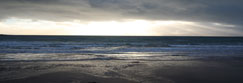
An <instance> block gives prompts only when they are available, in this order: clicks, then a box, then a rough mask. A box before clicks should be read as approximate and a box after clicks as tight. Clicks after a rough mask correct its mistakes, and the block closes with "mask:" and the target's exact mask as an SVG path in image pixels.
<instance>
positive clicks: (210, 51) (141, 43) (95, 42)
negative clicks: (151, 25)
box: [0, 36, 243, 61]
mask: <svg viewBox="0 0 243 83" xmlns="http://www.w3.org/2000/svg"><path fill="white" fill-rule="evenodd" d="M242 55H243V38H242V37H149V36H146V37H131V36H130V37H119V36H115V37H114V36H0V61H15V60H27V61H28V60H129V59H139V60H194V59H202V58H203V59H205V58H211V57H220V58H225V57H226V58H232V57H242Z"/></svg>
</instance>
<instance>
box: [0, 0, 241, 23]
mask: <svg viewBox="0 0 243 83" xmlns="http://www.w3.org/2000/svg"><path fill="white" fill-rule="evenodd" d="M242 3H243V0H0V19H6V18H9V17H17V18H30V19H37V20H38V19H43V20H55V21H65V20H73V19H77V20H85V21H86V20H121V19H148V20H185V21H196V22H220V23H226V24H235V25H241V24H243V21H242V17H243V14H242V12H243V6H242Z"/></svg>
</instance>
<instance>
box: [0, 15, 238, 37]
mask: <svg viewBox="0 0 243 83" xmlns="http://www.w3.org/2000/svg"><path fill="white" fill-rule="evenodd" d="M211 25H212V26H214V27H217V26H220V27H222V26H227V27H229V25H223V24H219V23H212V24H211ZM212 26H205V25H201V24H199V23H195V22H188V21H150V20H139V19H128V20H122V21H88V22H82V21H79V20H74V21H71V22H54V21H45V20H31V19H18V18H11V19H7V20H5V21H3V22H0V33H3V34H17V35H108V36H119V35H122V36H168V35H170V36H181V35H207V33H209V34H213V33H214V32H213V31H217V32H218V33H219V32H224V31H220V30H221V29H217V28H213V29H214V30H211V31H212V32H210V31H209V30H210V28H211V27H212ZM230 27H234V26H233V25H231V26H230ZM228 32H230V31H228ZM232 33H235V32H232ZM216 35H217V34H216Z"/></svg>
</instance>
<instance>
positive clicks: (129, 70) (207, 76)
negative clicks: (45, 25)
mask: <svg viewBox="0 0 243 83" xmlns="http://www.w3.org/2000/svg"><path fill="white" fill-rule="evenodd" d="M25 38H26V37H25ZM30 38H31V37H30ZM41 38H42V39H41ZM55 38H56V39H55ZM65 38H66V37H64V39H65ZM78 38H79V40H78V41H77V38H73V39H72V38H71V39H67V40H65V41H63V40H62V39H63V38H62V37H61V38H60V37H54V38H53V37H51V38H50V37H39V39H32V40H31V39H29V38H28V37H27V38H26V39H22V36H21V37H20V38H18V37H16V36H14V37H8V38H5V40H1V41H0V46H1V47H0V48H1V49H0V82H1V83H241V82H242V81H243V79H242V77H243V74H242V73H243V71H242V70H243V66H242V64H243V57H242V54H243V45H241V41H242V38H216V39H215V40H214V41H212V40H211V39H210V38H190V37H189V38H187V37H186V38H180V37H179V38H177V37H175V38H174V37H172V38H170V37H169V38H168V37H162V38H161V37H141V38H140V37H132V38H130V37H128V38H127V37H118V38H117V37H105V38H104V37H78ZM99 38H100V39H102V40H101V41H99V40H98V39H99ZM122 38H123V39H122ZM2 39H4V38H2ZM50 39H51V40H50ZM52 39H55V40H52ZM128 39H129V40H128ZM131 39H133V40H131ZM194 39H195V40H200V41H191V40H194ZM212 39H214V38H212ZM229 39H231V41H229ZM44 40H45V41H44ZM74 40H75V41H74ZM153 40H156V41H153ZM175 40H176V41H177V42H176V41H175ZM201 40H205V41H207V42H205V41H202V42H203V43H202V42H201ZM219 40H220V41H222V42H220V43H219V42H218V41H219ZM163 41H164V42H163ZM178 41H179V42H178ZM181 41H186V42H188V41H191V42H190V44H188V43H185V42H181Z"/></svg>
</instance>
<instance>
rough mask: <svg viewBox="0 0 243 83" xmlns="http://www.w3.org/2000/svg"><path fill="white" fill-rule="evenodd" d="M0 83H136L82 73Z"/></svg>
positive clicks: (58, 73)
mask: <svg viewBox="0 0 243 83" xmlns="http://www.w3.org/2000/svg"><path fill="white" fill-rule="evenodd" d="M0 83H136V82H134V81H129V80H126V79H121V78H103V77H96V76H92V75H88V74H83V73H74V72H55V73H47V74H42V75H39V76H33V77H28V78H23V79H15V80H7V81H0Z"/></svg>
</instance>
